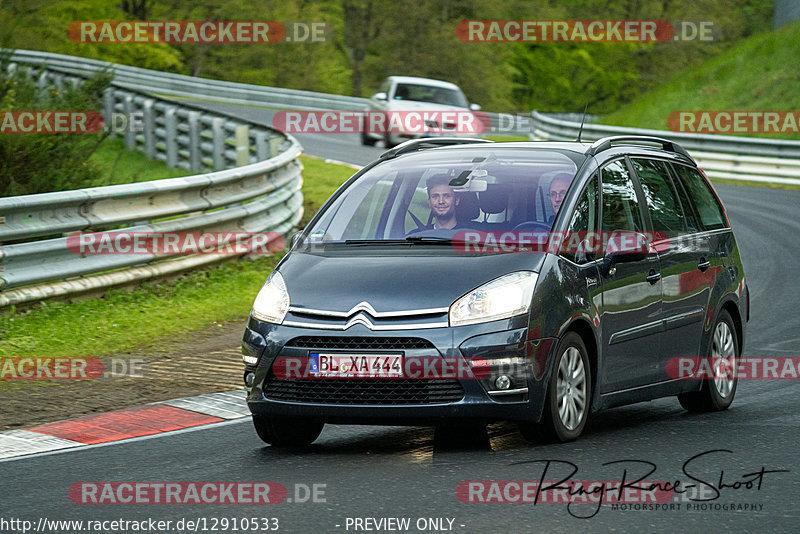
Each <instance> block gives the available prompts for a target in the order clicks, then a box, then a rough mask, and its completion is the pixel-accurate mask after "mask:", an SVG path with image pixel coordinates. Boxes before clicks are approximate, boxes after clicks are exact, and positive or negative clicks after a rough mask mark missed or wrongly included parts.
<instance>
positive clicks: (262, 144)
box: [255, 132, 269, 161]
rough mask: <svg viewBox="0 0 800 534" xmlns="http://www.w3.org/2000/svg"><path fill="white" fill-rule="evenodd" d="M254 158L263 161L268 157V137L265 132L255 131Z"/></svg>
mask: <svg viewBox="0 0 800 534" xmlns="http://www.w3.org/2000/svg"><path fill="white" fill-rule="evenodd" d="M255 138H256V159H258V161H264V160H265V159H269V137H268V134H267V132H256V133H255Z"/></svg>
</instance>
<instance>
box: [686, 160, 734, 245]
mask: <svg viewBox="0 0 800 534" xmlns="http://www.w3.org/2000/svg"><path fill="white" fill-rule="evenodd" d="M675 170H676V171H677V173H678V178H679V179H680V181H681V183H682V184H683V186H684V188H686V192H687V193H688V195H689V199H690V200H691V201H692V203H693V204H694V207H695V209H696V210H697V214H698V215H699V216H700V222H701V223H702V225H703V228H704V229H705V230H717V229H719V228H727V227H728V225H727V223H726V222H725V212H724V211H723V210H722V206H720V205H719V201H718V200H717V197H716V195H714V193H713V191H711V188H710V186H709V185H708V184H707V183H706V181H705V179H704V178H703V176H702V175H701V174H700V172H699V171H698V170H697V169H693V168H692V167H687V166H686V165H675Z"/></svg>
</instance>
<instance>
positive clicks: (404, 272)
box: [279, 249, 544, 313]
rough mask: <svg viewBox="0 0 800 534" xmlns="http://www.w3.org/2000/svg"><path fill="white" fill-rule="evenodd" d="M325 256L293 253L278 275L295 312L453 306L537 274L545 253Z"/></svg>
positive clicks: (404, 309)
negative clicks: (499, 281)
mask: <svg viewBox="0 0 800 534" xmlns="http://www.w3.org/2000/svg"><path fill="white" fill-rule="evenodd" d="M451 254H452V255H436V254H428V253H424V252H423V253H419V252H418V251H416V250H413V249H412V250H411V251H410V252H409V255H406V256H401V255H399V254H395V253H393V254H386V255H377V254H372V255H369V254H365V255H360V254H359V255H351V254H348V255H334V254H331V255H322V254H312V253H304V252H298V251H295V252H292V253H291V254H289V256H288V257H287V258H286V259H285V260H284V262H283V263H281V265H280V267H279V271H280V273H281V275H282V276H283V279H284V281H285V282H286V287H287V289H288V291H289V297H290V303H291V306H292V307H293V308H311V309H316V310H328V311H337V312H347V311H349V310H350V309H352V308H353V307H354V306H356V305H358V304H360V303H361V302H367V303H368V304H369V305H370V306H372V308H373V309H374V310H376V311H377V312H381V313H383V312H393V311H407V310H421V309H429V308H442V307H447V306H450V304H452V303H453V301H454V300H456V299H457V298H459V297H460V296H462V295H464V294H465V293H467V292H468V291H470V290H472V289H474V288H476V287H478V286H480V285H481V284H484V283H486V282H488V281H490V280H493V279H495V278H497V277H499V276H502V275H504V274H508V273H511V272H514V271H522V270H528V271H536V272H538V271H539V270H540V268H541V263H542V261H543V259H544V254H540V253H533V254H488V255H465V254H457V253H451Z"/></svg>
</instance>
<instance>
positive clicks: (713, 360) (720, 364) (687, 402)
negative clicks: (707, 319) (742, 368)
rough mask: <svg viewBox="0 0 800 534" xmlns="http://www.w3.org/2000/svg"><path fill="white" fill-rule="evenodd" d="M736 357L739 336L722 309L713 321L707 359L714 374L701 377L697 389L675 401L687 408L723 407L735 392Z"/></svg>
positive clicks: (726, 406) (697, 410) (709, 408)
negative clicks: (712, 334)
mask: <svg viewBox="0 0 800 534" xmlns="http://www.w3.org/2000/svg"><path fill="white" fill-rule="evenodd" d="M738 357H739V340H738V339H737V338H736V329H735V327H734V325H733V319H731V314H730V313H728V311H727V310H722V311H721V312H720V314H719V317H718V318H717V323H716V324H715V325H714V337H713V338H712V339H711V350H710V351H709V355H708V359H709V363H710V368H711V370H712V372H713V373H714V376H713V377H710V378H707V379H705V380H704V381H703V387H702V389H700V391H693V392H691V393H683V394H681V395H678V402H680V403H681V406H683V407H684V408H685V409H686V410H688V411H690V412H719V411H722V410H726V409H727V408H728V406H730V405H731V403H732V402H733V397H734V395H736V386H737V385H738V381H739V379H738V378H737V377H736V366H737V362H736V359H737V358H738Z"/></svg>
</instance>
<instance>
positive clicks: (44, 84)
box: [37, 70, 47, 91]
mask: <svg viewBox="0 0 800 534" xmlns="http://www.w3.org/2000/svg"><path fill="white" fill-rule="evenodd" d="M37 87H38V88H39V91H43V90H44V88H45V87H47V71H46V70H43V71H42V73H41V74H39V83H38V84H37Z"/></svg>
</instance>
